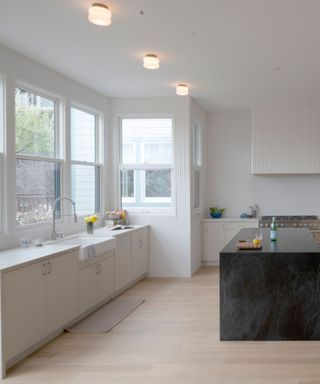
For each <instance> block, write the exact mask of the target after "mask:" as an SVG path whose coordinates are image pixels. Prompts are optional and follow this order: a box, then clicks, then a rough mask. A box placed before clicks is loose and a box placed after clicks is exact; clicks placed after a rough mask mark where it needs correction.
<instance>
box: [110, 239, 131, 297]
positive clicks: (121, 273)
mask: <svg viewBox="0 0 320 384" xmlns="http://www.w3.org/2000/svg"><path fill="white" fill-rule="evenodd" d="M114 259H115V261H114V262H115V290H116V292H117V291H120V290H121V289H122V288H124V287H126V286H128V284H130V282H131V234H130V233H124V234H123V235H121V236H117V239H116V248H115V257H114Z"/></svg>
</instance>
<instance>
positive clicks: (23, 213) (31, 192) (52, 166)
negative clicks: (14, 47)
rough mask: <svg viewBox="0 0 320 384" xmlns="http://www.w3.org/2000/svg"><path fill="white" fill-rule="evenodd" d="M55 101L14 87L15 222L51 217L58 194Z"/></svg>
mask: <svg viewBox="0 0 320 384" xmlns="http://www.w3.org/2000/svg"><path fill="white" fill-rule="evenodd" d="M57 104H58V102H57V100H55V99H52V98H50V97H45V96H42V95H39V94H38V93H35V92H33V91H29V90H26V89H24V88H20V87H18V88H16V90H15V118H16V126H15V135H16V160H17V161H16V223H17V225H18V226H23V225H27V224H40V223H44V222H47V221H49V220H51V218H52V207H53V203H54V200H55V199H56V198H57V197H59V196H60V180H61V176H60V175H61V164H60V163H61V161H60V160H59V159H58V124H57V121H58V119H57V117H58V106H57Z"/></svg>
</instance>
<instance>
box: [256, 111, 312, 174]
mask: <svg viewBox="0 0 320 384" xmlns="http://www.w3.org/2000/svg"><path fill="white" fill-rule="evenodd" d="M319 148H320V108H319V107H310V106H304V107H301V106H300V107H259V108H255V109H254V110H253V112H252V173H253V174H314V173H320V150H319Z"/></svg>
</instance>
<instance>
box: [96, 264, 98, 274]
mask: <svg viewBox="0 0 320 384" xmlns="http://www.w3.org/2000/svg"><path fill="white" fill-rule="evenodd" d="M98 273H99V264H96V275H97V274H98Z"/></svg>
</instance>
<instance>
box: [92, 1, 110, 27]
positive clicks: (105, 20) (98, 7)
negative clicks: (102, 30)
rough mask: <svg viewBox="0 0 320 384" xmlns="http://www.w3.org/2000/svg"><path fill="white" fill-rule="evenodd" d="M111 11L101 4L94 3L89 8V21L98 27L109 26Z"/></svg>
mask: <svg viewBox="0 0 320 384" xmlns="http://www.w3.org/2000/svg"><path fill="white" fill-rule="evenodd" d="M111 16H112V14H111V12H110V9H109V8H108V7H107V6H106V5H105V4H101V3H93V4H92V6H91V7H90V8H89V13H88V20H89V21H90V22H91V23H93V24H96V25H101V26H107V25H110V24H111Z"/></svg>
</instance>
